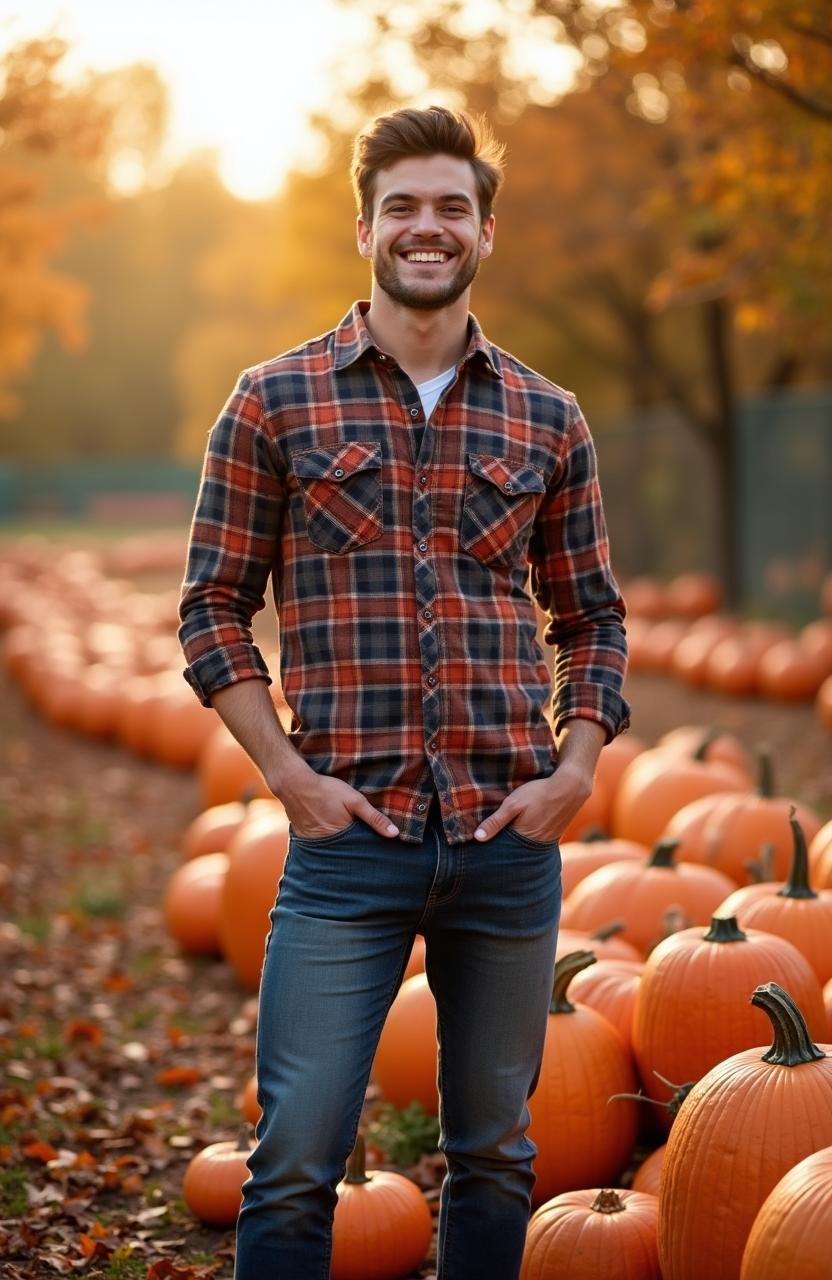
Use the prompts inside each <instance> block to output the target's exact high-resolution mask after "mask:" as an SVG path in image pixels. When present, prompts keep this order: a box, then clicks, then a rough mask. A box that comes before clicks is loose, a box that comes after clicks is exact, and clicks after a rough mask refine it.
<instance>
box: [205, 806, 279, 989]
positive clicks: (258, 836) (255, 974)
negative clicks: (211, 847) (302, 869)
mask: <svg viewBox="0 0 832 1280" xmlns="http://www.w3.org/2000/svg"><path fill="white" fill-rule="evenodd" d="M270 810H271V806H270ZM288 851H289V820H288V818H287V817H286V814H285V811H284V810H283V807H282V805H279V804H278V803H277V802H275V803H274V808H273V811H268V812H265V813H264V812H262V811H261V812H260V813H259V815H258V816H257V817H253V818H247V819H246V821H245V822H244V823H243V825H242V827H240V829H239V831H238V832H237V833H236V835H235V836H233V837H232V839H231V842H230V843H229V846H228V871H227V872H226V876H225V881H224V883H223V891H222V899H221V905H220V927H219V935H220V946H221V948H222V953H223V955H224V956H225V958H226V960H227V961H228V962H229V964H230V965H231V967H232V968H233V970H234V972H235V973H236V974H237V977H238V978H239V979H240V981H241V982H242V983H244V984H245V986H247V987H251V988H252V989H253V990H256V989H257V987H258V986H259V985H260V974H261V971H262V968H263V958H264V956H265V951H266V938H267V937H268V935H269V928H270V925H271V921H270V918H269V912H270V911H271V908H272V907H273V906H274V903H275V899H276V897H277V889H278V884H279V881H280V877H281V875H282V874H283V864H284V863H285V861H286V854H287V853H288ZM185 865H186V866H187V865H190V864H187V863H186V864H185Z"/></svg>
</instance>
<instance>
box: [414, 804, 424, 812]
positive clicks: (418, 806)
mask: <svg viewBox="0 0 832 1280" xmlns="http://www.w3.org/2000/svg"><path fill="white" fill-rule="evenodd" d="M425 809H427V805H426V804H417V806H416V812H417V813H424V812H425Z"/></svg>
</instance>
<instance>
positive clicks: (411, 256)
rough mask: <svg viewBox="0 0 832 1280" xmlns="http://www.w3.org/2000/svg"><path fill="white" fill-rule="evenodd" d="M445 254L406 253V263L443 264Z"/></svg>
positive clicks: (445, 257)
mask: <svg viewBox="0 0 832 1280" xmlns="http://www.w3.org/2000/svg"><path fill="white" fill-rule="evenodd" d="M447 256H448V255H447V254H446V253H408V254H407V260H408V262H445V260H446V259H447Z"/></svg>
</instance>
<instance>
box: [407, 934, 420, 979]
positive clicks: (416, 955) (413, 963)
mask: <svg viewBox="0 0 832 1280" xmlns="http://www.w3.org/2000/svg"><path fill="white" fill-rule="evenodd" d="M424 972H425V939H424V937H423V936H422V934H421V933H417V934H416V937H415V938H414V939H413V946H412V947H411V948H410V956H409V957H408V961H407V965H406V966H405V971H404V974H403V977H402V981H406V980H407V979H408V978H412V977H413V976H414V974H417V973H424Z"/></svg>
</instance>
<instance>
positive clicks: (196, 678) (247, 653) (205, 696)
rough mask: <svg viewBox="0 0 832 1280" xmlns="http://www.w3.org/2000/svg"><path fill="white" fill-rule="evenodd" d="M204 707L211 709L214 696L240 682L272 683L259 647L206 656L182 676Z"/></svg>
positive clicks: (222, 651)
mask: <svg viewBox="0 0 832 1280" xmlns="http://www.w3.org/2000/svg"><path fill="white" fill-rule="evenodd" d="M182 674H183V676H184V677H185V679H186V680H187V682H188V684H189V685H190V686H191V688H192V689H193V691H194V693H195V694H196V696H197V697H198V698H199V700H200V702H201V703H202V705H203V707H210V705H211V695H212V694H214V693H217V691H218V690H220V689H224V688H225V687H226V686H227V685H229V684H236V683H237V682H238V681H239V680H265V681H266V684H271V683H272V678H271V676H270V675H269V669H268V667H267V666H266V664H265V662H264V661H263V657H262V655H261V653H260V650H259V649H258V648H257V647H256V646H255V645H244V644H240V645H234V646H232V647H231V648H224V649H212V650H211V651H210V653H203V654H202V655H201V656H200V657H199V658H196V659H195V661H194V662H192V663H191V664H190V666H188V667H186V668H185V670H184V671H183V672H182Z"/></svg>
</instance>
